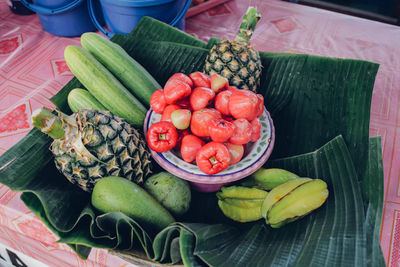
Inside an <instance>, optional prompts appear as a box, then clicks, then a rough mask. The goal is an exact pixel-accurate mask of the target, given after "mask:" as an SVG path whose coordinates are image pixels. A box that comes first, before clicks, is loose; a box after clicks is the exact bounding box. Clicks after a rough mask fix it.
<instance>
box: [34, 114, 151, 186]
mask: <svg viewBox="0 0 400 267" xmlns="http://www.w3.org/2000/svg"><path fill="white" fill-rule="evenodd" d="M32 120H33V126H35V127H37V128H39V129H40V130H41V131H42V132H44V133H46V134H48V135H49V136H50V137H52V138H53V139H54V141H53V143H52V144H51V147H50V150H51V152H52V153H53V154H54V160H55V164H56V167H57V169H58V170H59V171H60V172H61V173H63V174H64V175H65V176H66V177H67V179H68V180H69V181H70V182H71V183H73V184H77V185H78V186H79V187H80V188H82V189H83V190H85V191H88V192H91V191H92V190H93V187H94V184H95V183H96V182H97V181H98V180H99V179H101V178H102V177H105V176H120V177H124V178H127V179H129V180H132V181H134V182H136V183H141V182H143V180H144V179H146V178H147V177H148V176H149V175H150V174H151V161H150V152H149V151H148V149H147V146H146V143H145V141H144V137H143V135H142V134H141V133H140V132H139V131H137V130H136V129H134V128H133V127H132V126H131V125H130V124H128V123H127V122H125V121H124V120H122V119H121V118H119V117H117V116H114V115H113V114H111V113H110V112H109V111H99V110H92V109H82V110H80V111H78V112H77V113H74V114H72V115H71V116H67V115H65V114H63V113H61V112H59V113H58V116H57V115H54V114H53V113H51V111H50V110H49V109H46V108H42V109H38V110H36V111H35V112H34V113H33V114H32Z"/></svg>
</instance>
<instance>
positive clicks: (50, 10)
mask: <svg viewBox="0 0 400 267" xmlns="http://www.w3.org/2000/svg"><path fill="white" fill-rule="evenodd" d="M21 1H22V2H23V4H24V5H25V6H26V7H28V8H29V9H31V10H32V11H35V12H36V13H37V14H38V18H39V21H40V24H41V25H42V28H43V29H44V30H45V31H47V32H49V33H51V34H54V35H57V36H65V37H74V36H80V35H81V34H82V33H85V32H89V31H96V30H97V28H96V26H95V25H94V24H93V23H92V20H91V19H90V16H89V11H88V6H87V0H34V1H33V3H28V2H27V1H26V0H21ZM94 9H95V12H99V14H101V8H100V6H99V5H96V6H95V7H94Z"/></svg>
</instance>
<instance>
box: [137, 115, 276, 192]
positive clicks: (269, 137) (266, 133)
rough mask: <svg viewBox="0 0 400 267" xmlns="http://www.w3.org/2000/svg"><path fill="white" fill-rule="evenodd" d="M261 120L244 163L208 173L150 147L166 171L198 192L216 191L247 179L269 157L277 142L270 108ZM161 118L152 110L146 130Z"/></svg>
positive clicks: (175, 154)
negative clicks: (185, 181)
mask: <svg viewBox="0 0 400 267" xmlns="http://www.w3.org/2000/svg"><path fill="white" fill-rule="evenodd" d="M259 119H260V121H261V134H260V138H259V139H258V140H257V142H254V143H249V144H247V146H246V150H245V154H244V156H243V158H242V159H241V161H240V162H238V163H237V164H234V165H232V166H229V167H228V168H227V169H225V170H223V171H221V172H219V173H217V174H214V175H208V174H205V173H204V172H202V171H201V170H200V169H199V168H198V167H197V165H196V164H195V163H187V162H185V161H184V160H182V159H181V158H180V157H179V156H177V153H176V152H175V151H173V150H170V151H167V152H163V153H159V152H155V151H153V150H151V149H150V151H151V155H152V157H153V158H154V160H155V161H156V162H157V163H158V164H159V165H160V166H161V167H162V168H163V169H165V170H166V171H168V172H170V173H172V174H173V175H175V176H178V177H180V178H182V179H184V180H187V181H189V182H190V183H191V185H192V186H193V187H194V188H195V189H196V190H198V191H202V192H215V191H218V190H219V189H220V188H221V186H223V185H227V184H229V183H231V182H234V181H237V180H239V179H242V178H245V177H247V176H249V175H251V174H252V173H253V172H255V171H256V170H258V169H259V168H260V167H261V166H262V165H264V163H265V162H266V161H267V160H268V158H269V156H270V155H271V152H272V149H273V147H274V142H275V128H274V125H273V122H272V119H271V116H270V115H269V113H268V111H267V110H266V109H264V113H263V114H262V116H261V117H260V118H259ZM160 120H161V114H157V113H156V112H154V111H153V110H151V109H150V110H149V111H148V112H147V115H146V119H145V123H144V132H145V134H146V133H147V129H149V128H150V126H151V125H153V124H154V123H156V122H159V121H160Z"/></svg>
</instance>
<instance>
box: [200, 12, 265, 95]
mask: <svg viewBox="0 0 400 267" xmlns="http://www.w3.org/2000/svg"><path fill="white" fill-rule="evenodd" d="M260 19H261V14H260V13H259V12H258V11H257V9H255V8H254V7H249V8H248V9H247V12H246V14H245V15H244V17H243V20H242V24H241V25H240V29H239V32H238V34H237V35H236V37H235V40H234V41H230V40H223V41H221V42H218V43H216V44H214V46H213V47H212V48H211V49H210V52H209V54H208V55H207V58H206V62H205V65H204V70H203V71H204V72H205V73H207V74H208V75H212V74H214V73H218V74H220V75H222V76H223V77H225V78H227V79H228V81H229V84H230V85H234V86H236V87H237V88H239V89H249V90H252V91H253V92H257V88H258V87H259V86H260V76H261V60H260V55H259V53H258V51H257V50H255V49H253V48H252V47H251V46H250V44H249V41H250V38H251V36H252V34H253V32H254V29H255V27H256V24H257V22H258V21H259V20H260Z"/></svg>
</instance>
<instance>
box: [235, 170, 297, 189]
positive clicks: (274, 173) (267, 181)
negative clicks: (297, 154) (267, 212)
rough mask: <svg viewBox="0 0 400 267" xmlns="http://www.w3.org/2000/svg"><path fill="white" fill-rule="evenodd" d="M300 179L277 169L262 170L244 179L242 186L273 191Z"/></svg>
mask: <svg viewBox="0 0 400 267" xmlns="http://www.w3.org/2000/svg"><path fill="white" fill-rule="evenodd" d="M297 178H300V177H299V176H298V175H296V174H294V173H292V172H289V171H286V170H283V169H277V168H270V169H264V168H260V169H258V170H257V171H256V172H255V173H253V174H252V175H250V176H249V177H247V178H246V179H244V180H243V181H242V182H241V183H240V185H242V186H247V187H256V188H259V189H263V190H271V189H273V188H275V187H277V186H278V185H281V184H283V183H285V182H287V181H290V180H293V179H297Z"/></svg>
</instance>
